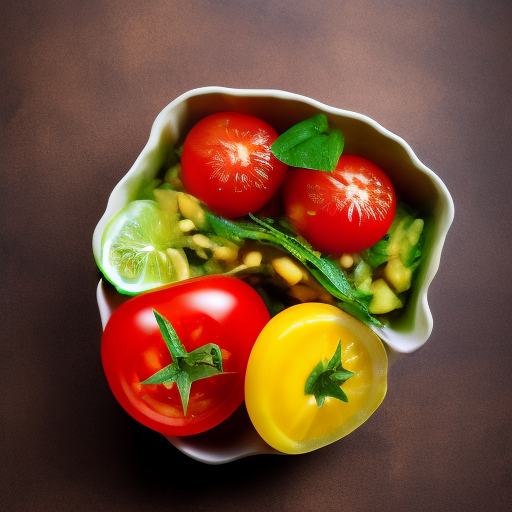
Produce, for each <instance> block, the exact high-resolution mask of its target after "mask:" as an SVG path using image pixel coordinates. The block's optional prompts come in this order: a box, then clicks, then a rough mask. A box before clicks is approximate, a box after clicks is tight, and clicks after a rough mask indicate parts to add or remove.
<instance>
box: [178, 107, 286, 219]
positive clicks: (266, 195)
mask: <svg viewBox="0 0 512 512" xmlns="http://www.w3.org/2000/svg"><path fill="white" fill-rule="evenodd" d="M277 136H278V134H277V132H276V131H275V130H274V129H273V128H272V127H271V126H270V125H269V124H267V123H266V122H265V121H262V120H261V119H258V118H256V117H253V116H249V115H246V114H240V113H237V112H220V113H217V114H212V115H210V116H207V117H205V118H204V119H202V120H201V121H199V122H198V123H197V124H196V125H195V126H194V127H193V128H192V130H190V132H189V134H188V135H187V137H186V139H185V143H184V145H183V152H182V155H181V179H182V181H183V184H184V186H185V190H186V191H187V192H188V193H189V194H191V195H193V196H195V197H197V198H198V199H200V200H201V201H202V202H203V203H204V204H206V206H208V207H210V208H211V209H212V210H214V211H215V212H216V213H218V214H220V215H223V216H224V217H228V218H236V217H241V216H243V215H246V214H248V213H249V212H256V211H257V210H259V209H260V208H262V207H263V206H264V205H265V204H266V203H267V202H268V201H269V200H270V199H271V198H272V196H273V195H274V194H275V193H276V192H277V190H278V189H279V186H280V185H281V183H282V182H283V180H284V177H285V174H286V169H287V166H286V164H284V163H282V162H280V161H279V160H277V158H275V157H274V155H272V153H271V151H270V146H271V145H272V143H273V142H274V141H275V140H276V139H277Z"/></svg>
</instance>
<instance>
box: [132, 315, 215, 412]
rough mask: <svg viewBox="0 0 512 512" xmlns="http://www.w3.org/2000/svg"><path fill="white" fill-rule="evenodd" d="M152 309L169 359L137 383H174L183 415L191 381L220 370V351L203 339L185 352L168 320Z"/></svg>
mask: <svg viewBox="0 0 512 512" xmlns="http://www.w3.org/2000/svg"><path fill="white" fill-rule="evenodd" d="M153 313H154V315H155V318H156V321H157V323H158V327H159V328H160V332H161V333H162V336H163V338H164V341H165V344H166V345H167V348H168V349H169V352H170V354H171V357H172V363H171V364H169V365H167V366H166V367H165V368H162V369H161V370H158V371H157V372H156V373H154V374H153V375H152V376H151V377H149V378H148V379H146V380H144V381H142V382H141V384H144V385H149V384H163V385H164V386H165V387H167V388H169V389H170V388H171V387H172V386H173V385H174V384H175V383H176V385H177V386H178V391H179V393H180V397H181V403H182V405H183V415H184V416H186V415H187V408H188V401H189V398H190V388H191V386H192V383H193V382H195V381H196V380H201V379H206V378H208V377H212V376H213V375H219V374H221V373H224V372H223V371H222V354H221V351H220V348H219V346H218V345H216V344H215V343H207V344H206V345H203V346H202V347H199V348H196V349H195V350H192V351H191V352H187V351H186V349H185V347H184V346H183V343H181V341H180V339H179V337H178V335H177V334H176V331H175V330H174V327H173V326H172V325H171V323H170V322H169V321H168V320H167V319H165V318H164V317H163V316H162V315H161V314H160V313H158V311H156V310H154V309H153Z"/></svg>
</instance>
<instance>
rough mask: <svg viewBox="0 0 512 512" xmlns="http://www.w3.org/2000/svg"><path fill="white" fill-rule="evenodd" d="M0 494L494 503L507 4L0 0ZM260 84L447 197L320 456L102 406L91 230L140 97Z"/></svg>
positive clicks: (114, 507) (509, 363) (126, 145)
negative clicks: (419, 175)
mask: <svg viewBox="0 0 512 512" xmlns="http://www.w3.org/2000/svg"><path fill="white" fill-rule="evenodd" d="M0 40H1V57H0V70H1V79H0V107H1V111H0V112H1V113H0V166H1V167H0V169H1V180H0V193H1V196H0V219H1V232H0V262H1V264H2V272H1V275H2V285H1V287H0V290H1V291H0V415H1V416H0V508H2V510H6V511H25V510H27V511H61V510H62V511H69V510H73V511H109V512H110V511H114V512H115V511H132V510H134V511H135V510H136V511H151V512H156V511H164V510H165V511H168V510H187V511H188V510H190V511H214V510H225V511H231V510H233V511H235V510H236V511H238V510H247V511H252V510H254V511H256V510H258V511H259V510H267V511H294V510H317V511H344V510H346V511H350V512H357V511H373V510H376V511H387V510H390V511H431V510H438V511H468V510H471V511H474V510H486V511H508V510H511V509H512V487H511V481H512V479H511V477H510V475H511V473H512V371H511V368H512V340H511V336H510V327H509V325H510V316H511V307H510V303H511V300H512V293H511V290H512V286H511V285H512V240H511V234H512V233H511V222H510V209H511V204H512V178H511V175H512V169H511V167H512V166H511V160H512V143H511V139H512V137H511V136H512V130H511V128H512V98H511V92H512V3H511V2H510V1H508V0H502V1H499V0H488V1H486V0H473V1H471V0H466V1H464V2H463V1H456V0H425V1H407V0H356V1H335V0H315V1H312V0H298V1H292V0H276V1H270V0H260V1H244V0H215V1H214V0H211V1H208V0H187V1H172V0H160V1H144V2H141V1H136V0H124V1H118V2H113V1H107V0H90V1H84V2H79V1H71V0H46V1H40V0H39V1H37V0H33V1H29V0H19V1H17V2H14V1H9V0H5V1H3V2H1V3H0ZM205 85H222V86H230V87H241V88H277V89H284V90H288V91H292V92H296V93H300V94H305V95H308V96H312V97H314V98H316V99H318V100H320V101H322V102H324V103H327V104H330V105H333V106H336V107H341V108H345V109H348V110H354V111H357V112H361V113H363V114H366V115H368V116H370V117H372V118H374V119H375V120H376V121H378V122H379V123H381V124H382V125H384V126H385V127H386V128H388V129H390V130H391V131H393V132H395V133H397V134H398V135H400V136H401V137H403V138H404V139H405V140H407V141H408V142H409V143H410V145H411V146H412V148H413V150H414V151H415V152H416V153H417V155H418V156H419V158H420V159H421V160H422V161H423V162H424V163H425V164H426V165H427V166H429V167H430V168H432V169H433V170H435V171H436V173H437V174H438V175H439V176H440V177H441V179H442V180H443V181H444V182H445V184H446V185H447V186H448V188H449V189H450V191H451V192H452V195H453V198H454V201H455V206H456V217H455V222H454V224H453V227H452V229H451V231H450V233H449V235H448V238H447V242H446V245H445V250H444V254H443V258H442V261H441V267H440V270H439V274H438V275H437V277H436V279H435V280H434V282H433V284H432V286H431V290H430V295H429V299H430V304H431V308H432V311H433V315H434V319H435V326H434V332H433V334H432V336H431V338H430V340H429V342H428V343H427V344H426V345H425V346H424V347H423V348H422V349H421V350H419V351H418V352H416V353H414V354H411V355H409V356H407V357H404V358H402V359H401V360H400V361H399V362H398V363H397V364H396V365H395V366H394V367H393V368H392V371H391V375H390V380H389V391H388V396H387V398H386V400H385V402H384V403H383V405H382V407H381V408H379V410H378V411H377V412H376V413H375V415H374V416H373V417H372V418H371V420H370V421H369V422H367V423H366V424H365V425H363V427H361V428H360V429H358V430H357V431H356V432H354V433H353V434H351V435H350V436H349V437H347V438H345V439H344V440H343V441H340V442H338V443H336V444H335V445H333V446H331V447H330V448H327V449H323V450H320V451H317V452H314V453H311V454H308V455H304V456H298V457H275V456H262V457H255V458H250V459H245V460H241V461H238V462H235V463H232V464H228V465H225V466H219V467H212V466H205V465H201V464H199V463H196V462H193V461H192V460H190V459H188V458H187V457H185V456H184V455H182V454H180V453H179V452H178V451H176V450H175V449H174V448H173V447H172V446H171V445H170V444H169V443H168V442H167V441H166V440H165V439H164V438H163V437H161V436H160V435H158V434H155V433H153V432H151V431H149V430H148V429H145V428H143V427H141V426H139V425H138V424H136V423H135V421H132V420H131V418H129V417H128V416H127V415H126V414H125V413H124V412H123V411H122V410H121V409H120V408H119V407H118V406H117V404H116V403H115V401H114V398H113V397H112V395H111V393H110V391H109V389H108V386H107V384H106V381H105V378H104V375H103V372H102V368H101V362H100V354H99V347H100V339H101V326H100V319H99V314H98V311H97V308H96V301H95V289H96V284H97V279H98V274H97V271H96V268H95V264H94V260H93V257H92V251H91V237H92V232H93V229H94V227H95V225H96V223H97V221H98V220H99V218H100V216H101V214H102V213H103V211H104V208H105V206H106V202H107V198H108V196H109V194H110V191H111V189H112V188H113V186H114V185H115V184H116V183H117V181H118V180H119V179H120V178H121V177H122V176H123V174H124V173H125V172H126V171H127V170H128V169H129V168H130V166H131V165H132V163H133V162H134V160H135V158H136V157H137V155H138V154H139V152H140V151H141V149H142V148H143V146H144V144H145V143H146V140H147V138H148V135H149V130H150V128H151V124H152V122H153V120H154V118H155V117H156V115H157V114H158V113H159V112H160V110H161V109H162V108H163V107H164V106H165V105H166V104H167V103H169V102H170V101H171V100H172V99H174V98H175V97H177V96H178V95H180V94H181V93H183V92H185V91H187V90H188V89H191V88H195V87H199V86H205Z"/></svg>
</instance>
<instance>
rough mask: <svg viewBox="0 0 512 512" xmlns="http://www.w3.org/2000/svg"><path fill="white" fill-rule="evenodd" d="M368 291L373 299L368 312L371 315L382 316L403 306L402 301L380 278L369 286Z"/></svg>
mask: <svg viewBox="0 0 512 512" xmlns="http://www.w3.org/2000/svg"><path fill="white" fill-rule="evenodd" d="M370 291H371V293H372V294H373V297H372V300H371V302H370V306H369V310H370V313H372V314H373V315H383V314H385V313H389V312H390V311H393V310H394V309H399V308H401V307H402V306H403V303H402V301H401V300H400V299H399V297H398V296H397V295H396V293H395V292H394V291H393V290H392V289H391V288H390V287H389V285H388V283H386V281H384V279H382V278H380V279H377V280H376V281H374V282H373V283H372V284H371V285H370Z"/></svg>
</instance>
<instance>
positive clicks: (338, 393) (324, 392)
mask: <svg viewBox="0 0 512 512" xmlns="http://www.w3.org/2000/svg"><path fill="white" fill-rule="evenodd" d="M354 375H355V373H354V372H351V371H349V370H346V369H345V368H343V365H342V364H341V341H339V342H338V346H337V347H336V351H335V352H334V355H333V356H332V358H331V360H330V361H329V362H328V363H327V362H325V361H324V360H321V361H320V362H319V363H318V364H317V365H316V366H315V367H314V368H313V371H312V372H311V374H310V375H309V377H308V378H307V380H306V386H305V388H304V394H305V395H314V396H315V400H316V404H317V405H318V407H322V405H323V404H324V401H325V399H326V398H327V397H332V398H336V399H337V400H341V401H343V402H348V397H347V395H346V394H345V392H344V391H343V390H342V389H341V385H342V384H343V383H344V382H346V381H347V380H348V379H350V378H351V377H353V376H354Z"/></svg>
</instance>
